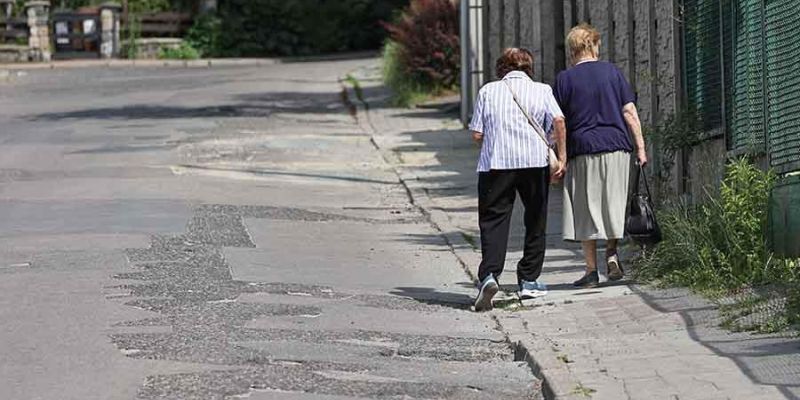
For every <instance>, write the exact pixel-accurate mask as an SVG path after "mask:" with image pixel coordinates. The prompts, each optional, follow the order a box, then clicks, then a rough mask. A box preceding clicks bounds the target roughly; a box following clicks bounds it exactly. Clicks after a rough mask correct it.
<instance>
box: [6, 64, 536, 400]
mask: <svg viewBox="0 0 800 400" xmlns="http://www.w3.org/2000/svg"><path fill="white" fill-rule="evenodd" d="M377 67H378V65H377V62H376V61H375V60H363V59H362V60H345V61H335V62H317V63H297V64H276V65H271V66H264V67H229V68H197V69H183V68H141V69H129V68H118V69H114V68H111V69H109V68H101V69H74V70H47V71H46V70H41V71H39V70H35V71H30V72H29V73H28V74H27V75H25V76H20V77H16V78H15V79H14V80H13V81H11V82H9V83H4V84H3V85H2V86H0V321H2V322H1V323H0V354H2V357H0V398H2V399H22V398H24V399H65V400H66V399H81V400H86V399H103V400H107V399H238V398H249V399H284V398H285V399H320V400H324V399H328V400H331V399H372V398H379V399H440V398H441V399H484V398H492V399H521V398H526V399H528V398H538V397H539V396H540V393H539V382H538V381H537V380H536V379H535V378H534V377H533V376H532V374H531V372H530V370H529V369H528V367H527V366H526V365H524V364H523V363H519V362H515V361H514V360H513V354H512V350H511V348H510V347H509V345H508V344H507V343H506V342H505V338H504V335H503V334H502V332H499V331H498V330H497V325H496V324H495V322H494V321H493V320H492V319H491V318H490V317H489V316H487V315H480V314H475V313H471V312H470V311H469V310H468V308H469V303H470V296H471V295H472V294H473V289H472V285H471V283H470V282H469V279H468V277H467V276H466V274H465V273H464V272H463V270H462V269H461V267H460V266H459V264H458V262H457V261H456V259H455V257H454V256H453V254H452V253H450V251H449V249H448V247H447V245H446V243H445V242H444V240H443V239H442V238H441V237H440V236H439V235H438V234H437V232H436V231H435V230H434V229H433V228H432V227H431V226H430V224H429V223H428V222H426V218H425V216H424V215H422V214H421V213H420V212H419V211H418V210H417V209H416V208H415V207H414V206H413V205H412V204H410V203H409V199H408V197H407V194H406V190H405V188H404V187H403V186H402V185H401V184H400V183H399V181H398V179H397V176H396V174H395V173H394V171H393V170H392V168H391V166H389V165H387V164H386V162H385V161H384V160H383V159H382V158H381V156H380V154H379V152H378V151H377V150H376V149H375V147H374V146H373V144H372V143H371V141H370V138H369V136H367V135H366V134H365V133H364V132H363V131H361V129H359V125H358V124H357V123H356V121H355V120H354V119H353V117H352V116H351V115H350V114H349V112H348V111H349V110H348V108H347V107H346V106H345V105H344V104H342V103H341V97H340V91H341V84H340V83H339V81H338V79H339V78H340V77H342V76H345V75H346V74H347V73H350V72H353V71H357V70H359V69H363V68H377ZM376 95H379V94H376V93H370V96H372V97H374V96H376Z"/></svg>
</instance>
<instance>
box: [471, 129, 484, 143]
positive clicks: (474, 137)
mask: <svg viewBox="0 0 800 400" xmlns="http://www.w3.org/2000/svg"><path fill="white" fill-rule="evenodd" d="M472 140H474V141H475V143H480V142H482V141H483V133H481V132H477V131H472Z"/></svg>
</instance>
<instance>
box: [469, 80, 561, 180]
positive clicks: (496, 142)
mask: <svg viewBox="0 0 800 400" xmlns="http://www.w3.org/2000/svg"><path fill="white" fill-rule="evenodd" d="M503 80H504V81H506V82H508V83H509V84H510V85H511V87H512V88H513V89H514V92H516V94H517V98H518V99H519V101H520V103H521V104H522V105H523V106H524V107H526V109H527V111H528V113H529V115H530V116H531V118H533V119H535V120H536V121H537V122H539V124H540V125H541V126H542V128H544V130H545V132H547V133H548V135H549V134H551V133H552V130H553V120H554V119H555V118H557V117H563V116H564V114H563V113H562V112H561V108H559V107H558V103H557V102H556V99H555V97H553V89H552V88H550V86H549V85H546V84H543V83H539V82H534V81H533V80H532V79H531V78H530V77H528V75H527V74H525V73H524V72H522V71H511V72H509V73H508V74H506V76H504V77H503ZM469 129H470V130H471V131H476V132H481V133H483V144H482V145H481V153H480V158H479V159H478V172H486V171H489V170H493V169H522V168H541V167H546V166H547V165H548V162H547V148H546V147H545V144H544V142H543V141H542V139H541V138H540V137H539V135H538V134H537V133H536V131H535V130H534V129H533V127H531V126H530V125H529V124H528V120H527V119H526V118H525V115H524V114H523V113H522V111H521V110H520V109H519V107H517V105H516V104H515V103H514V98H513V96H512V95H511V92H510V91H509V90H508V87H507V86H506V84H505V83H503V82H502V81H495V82H491V83H488V84H486V85H485V86H483V87H482V88H481V90H480V91H479V92H478V99H477V100H476V102H475V112H474V114H473V115H472V121H471V122H470V124H469ZM551 141H552V140H551Z"/></svg>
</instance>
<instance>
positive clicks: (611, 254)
mask: <svg viewBox="0 0 800 400" xmlns="http://www.w3.org/2000/svg"><path fill="white" fill-rule="evenodd" d="M617 242H618V240H617V239H609V240H608V242H606V267H607V268H608V279H609V280H612V281H618V280H620V279H622V277H623V276H624V275H625V272H624V271H623V269H622V265H620V263H619V256H618V255H617Z"/></svg>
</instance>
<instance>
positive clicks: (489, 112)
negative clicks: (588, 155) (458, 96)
mask: <svg viewBox="0 0 800 400" xmlns="http://www.w3.org/2000/svg"><path fill="white" fill-rule="evenodd" d="M532 76H533V55H532V54H531V52H529V51H528V50H525V49H518V48H510V49H506V50H505V51H504V52H503V55H502V56H501V57H500V58H499V59H498V60H497V77H498V78H500V80H499V81H495V82H491V83H489V84H487V85H485V86H484V87H483V88H481V90H480V92H479V93H478V98H477V101H476V104H475V113H474V114H473V116H472V121H471V122H470V125H469V128H470V130H471V131H472V135H473V138H474V139H475V140H476V141H477V142H479V143H481V151H480V158H479V160H478V220H479V226H480V231H481V253H482V261H481V264H480V267H479V268H478V279H479V287H478V289H479V292H478V296H477V299H476V300H475V310H476V311H483V310H488V309H491V308H492V297H493V296H494V295H495V294H496V293H497V291H498V290H499V287H498V284H497V279H498V278H499V276H500V274H501V273H502V272H503V267H504V265H505V259H506V249H507V246H508V233H509V228H510V222H511V212H512V210H513V208H514V201H515V199H516V196H517V194H519V197H520V199H521V200H522V204H523V205H524V206H525V217H524V220H525V245H524V251H523V256H522V259H521V260H520V261H519V263H518V264H517V284H518V285H519V295H520V298H532V297H537V296H543V295H545V294H546V293H547V291H546V288H545V286H544V285H543V284H541V283H539V282H538V279H539V275H540V274H541V272H542V265H543V263H544V252H545V226H546V222H547V196H548V188H549V183H550V179H551V177H552V178H555V179H558V178H561V176H562V175H563V173H564V170H563V167H562V166H563V163H558V165H559V167H557V168H556V169H555V170H551V169H550V166H549V160H548V145H549V143H547V142H545V140H547V139H546V138H543V137H542V134H543V133H549V132H553V131H555V136H556V138H557V139H558V141H559V142H560V143H563V142H564V140H565V139H564V137H565V134H566V133H565V132H566V127H565V123H564V116H563V114H562V113H561V109H560V108H559V107H558V104H557V102H556V99H555V98H554V97H553V91H552V89H551V88H550V86H548V85H545V84H542V83H538V82H534V81H533V79H532ZM526 114H527V115H526ZM559 150H560V151H559V152H560V154H559V158H560V160H561V161H562V162H563V161H566V150H565V146H563V145H562V146H559Z"/></svg>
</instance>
